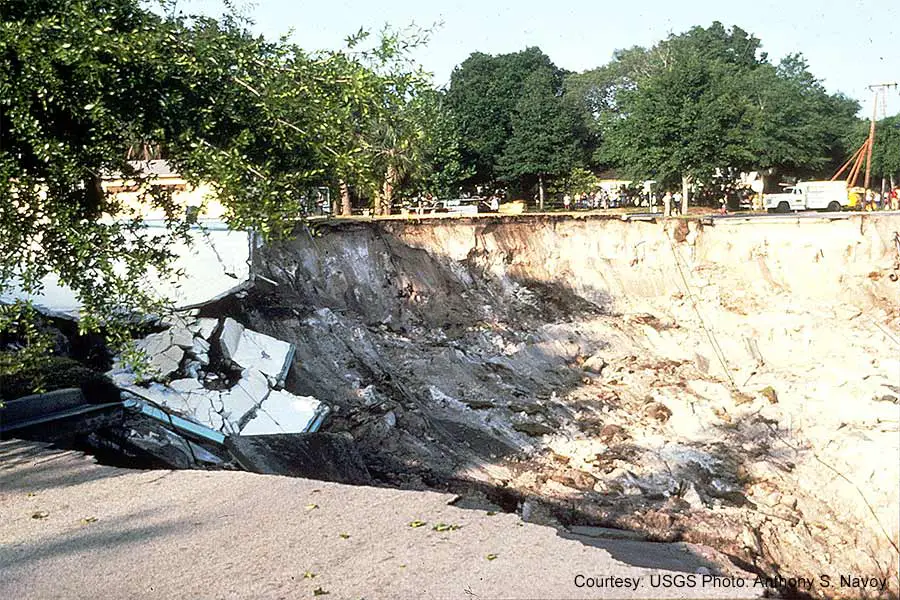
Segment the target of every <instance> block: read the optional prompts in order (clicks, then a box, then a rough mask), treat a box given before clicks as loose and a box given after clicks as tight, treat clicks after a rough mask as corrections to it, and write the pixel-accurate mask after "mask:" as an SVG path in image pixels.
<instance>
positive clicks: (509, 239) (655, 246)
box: [243, 216, 900, 590]
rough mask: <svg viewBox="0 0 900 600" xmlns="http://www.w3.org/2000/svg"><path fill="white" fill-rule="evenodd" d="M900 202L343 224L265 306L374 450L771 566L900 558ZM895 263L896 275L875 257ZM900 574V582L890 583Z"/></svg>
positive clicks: (317, 239) (505, 494) (449, 476)
mask: <svg viewBox="0 0 900 600" xmlns="http://www.w3.org/2000/svg"><path fill="white" fill-rule="evenodd" d="M898 229H900V219H897V218H896V217H892V216H872V217H870V216H860V217H853V218H850V219H844V220H837V221H831V220H828V219H825V218H823V219H805V220H804V219H798V218H784V219H781V220H777V221H768V222H764V223H763V222H757V223H741V222H737V221H727V220H720V221H716V222H715V223H714V224H712V225H710V224H707V225H703V224H702V223H700V222H698V221H669V222H631V223H627V222H622V221H620V220H613V219H604V218H582V219H572V218H553V217H545V216H542V217H531V218H525V217H520V218H503V217H499V218H494V219H454V220H441V221H430V222H415V221H410V222H402V221H392V222H376V223H343V224H339V225H334V226H331V225H326V226H324V227H322V228H320V229H319V230H317V231H309V232H307V231H301V232H300V235H298V236H297V237H296V239H294V240H292V241H290V242H284V243H281V244H276V245H273V246H269V247H267V248H265V249H263V250H262V251H261V253H260V254H259V255H258V257H257V261H258V264H257V267H258V268H259V269H260V270H261V272H262V274H263V275H265V277H266V278H267V279H270V280H273V281H275V282H277V284H278V285H277V286H274V287H272V288H271V289H270V290H268V291H263V290H258V291H257V292H256V294H255V295H253V296H252V297H251V298H250V299H248V301H247V302H245V304H244V305H243V311H244V315H243V317H244V321H245V322H246V323H248V324H249V325H250V326H252V327H253V328H255V329H257V330H259V331H261V332H264V333H266V334H269V335H272V336H274V337H277V338H279V339H284V340H288V341H290V342H291V343H293V344H294V345H295V347H296V355H295V361H294V368H293V369H292V371H291V374H290V376H289V377H288V379H287V382H286V384H285V385H286V387H287V389H290V390H291V391H292V392H294V393H297V394H307V395H312V396H316V397H320V398H328V399H330V400H331V401H333V403H334V405H335V409H334V416H333V419H332V421H331V423H330V425H329V428H330V429H331V430H332V431H344V432H349V433H350V434H351V435H352V436H353V437H354V438H355V440H356V441H357V443H358V444H359V445H360V447H361V449H362V450H363V453H364V456H365V459H366V462H367V466H368V468H369V470H370V471H371V472H372V473H373V475H375V476H376V477H378V478H379V479H381V480H382V481H386V482H389V483H393V484H395V485H400V486H404V487H442V488H449V489H452V490H454V491H457V492H460V493H463V495H464V496H465V497H466V499H467V500H466V501H473V502H474V501H475V500H477V498H481V499H482V500H483V501H484V502H486V503H487V502H490V503H495V504H497V505H500V506H504V507H506V508H514V507H516V506H518V508H519V510H520V511H521V512H522V513H523V516H525V517H526V518H527V519H529V520H536V521H539V522H547V523H561V524H564V525H570V526H607V527H609V526H611V527H618V528H625V529H630V530H634V531H638V532H641V533H642V534H643V535H646V536H648V537H650V538H652V539H660V540H668V541H672V540H685V541H688V542H697V543H703V544H707V545H710V546H713V547H715V548H717V549H718V550H720V551H722V552H725V553H726V554H728V555H729V556H731V557H732V558H733V560H735V561H736V562H738V563H740V564H742V565H743V566H746V567H753V568H756V569H758V570H759V571H761V572H764V573H773V572H790V573H793V574H796V575H798V576H800V575H802V576H814V577H817V576H818V575H819V574H820V573H829V572H846V571H851V572H854V573H859V574H867V575H873V576H879V577H883V576H885V574H889V573H896V571H897V544H898V539H897V538H898V533H897V532H898V530H900V524H898V510H897V505H898V496H900V493H898V492H900V490H898V486H900V484H898V481H900V473H898V465H897V461H896V457H897V454H898V435H897V432H898V406H897V397H898V395H900V361H898V346H897V339H898V338H900V312H898V310H900V284H898V283H897V282H896V281H894V279H896V277H895V278H891V277H890V275H891V274H894V275H896V274H897V273H898V271H900V264H898V263H900V255H898V248H897V247H896V244H895V239H896V236H897V230H898ZM873 274H874V275H873ZM891 581H893V583H892V584H891V585H893V586H894V588H893V589H895V590H896V585H897V584H896V581H895V580H891Z"/></svg>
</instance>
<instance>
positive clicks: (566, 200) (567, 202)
mask: <svg viewBox="0 0 900 600" xmlns="http://www.w3.org/2000/svg"><path fill="white" fill-rule="evenodd" d="M571 205H572V197H571V196H570V195H569V194H566V195H565V196H563V208H564V209H565V210H569V207H570V206H571Z"/></svg>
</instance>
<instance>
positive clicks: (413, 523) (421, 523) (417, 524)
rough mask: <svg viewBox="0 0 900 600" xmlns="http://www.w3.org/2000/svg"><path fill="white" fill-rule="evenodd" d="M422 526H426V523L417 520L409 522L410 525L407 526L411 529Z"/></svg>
mask: <svg viewBox="0 0 900 600" xmlns="http://www.w3.org/2000/svg"><path fill="white" fill-rule="evenodd" d="M422 525H428V523H427V522H425V521H419V520H416V521H410V523H409V526H410V527H412V528H416V527H421V526H422Z"/></svg>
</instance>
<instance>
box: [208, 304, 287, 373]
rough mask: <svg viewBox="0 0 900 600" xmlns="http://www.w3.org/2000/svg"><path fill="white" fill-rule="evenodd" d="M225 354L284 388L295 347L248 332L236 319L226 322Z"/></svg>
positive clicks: (223, 334) (222, 338)
mask: <svg viewBox="0 0 900 600" xmlns="http://www.w3.org/2000/svg"><path fill="white" fill-rule="evenodd" d="M219 343H220V346H221V348H222V355H223V356H224V357H225V358H227V359H228V360H231V361H232V362H234V363H235V364H237V365H238V366H240V367H243V368H250V369H257V370H259V371H261V372H262V373H264V374H266V375H270V376H272V377H274V378H275V381H276V383H277V385H284V380H285V378H286V377H287V372H288V369H290V366H291V361H292V360H293V358H294V345H293V344H289V343H288V342H283V341H281V340H277V339H275V338H273V337H271V336H268V335H265V334H262V333H258V332H256V331H252V330H250V329H246V328H245V327H244V326H243V325H241V324H240V323H238V322H237V321H235V320H234V319H232V318H231V317H229V318H227V319H225V323H224V324H223V325H222V335H221V336H220V342H219Z"/></svg>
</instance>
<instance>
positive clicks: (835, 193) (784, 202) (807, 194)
mask: <svg viewBox="0 0 900 600" xmlns="http://www.w3.org/2000/svg"><path fill="white" fill-rule="evenodd" d="M848 202H849V197H848V195H847V182H846V181H801V182H799V183H797V184H796V185H794V186H792V187H788V188H785V190H784V193H781V194H766V195H765V196H763V204H764V205H765V207H766V210H768V211H769V212H781V213H786V212H791V211H794V210H827V211H830V212H838V211H840V210H841V209H843V208H846V207H847V204H848Z"/></svg>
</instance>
